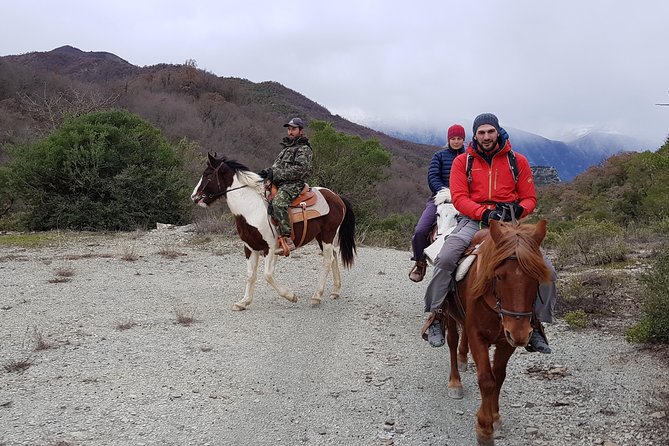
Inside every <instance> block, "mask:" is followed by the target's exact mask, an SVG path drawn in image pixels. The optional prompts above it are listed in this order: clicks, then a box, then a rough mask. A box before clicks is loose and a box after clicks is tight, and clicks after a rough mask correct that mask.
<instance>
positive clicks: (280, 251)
mask: <svg viewBox="0 0 669 446" xmlns="http://www.w3.org/2000/svg"><path fill="white" fill-rule="evenodd" d="M288 242H291V243H290V244H289V243H288ZM295 249H296V246H295V243H293V240H292V239H291V238H290V237H279V247H278V248H277V249H276V250H275V251H274V254H276V255H278V256H285V257H288V256H290V252H291V251H294V250H295Z"/></svg>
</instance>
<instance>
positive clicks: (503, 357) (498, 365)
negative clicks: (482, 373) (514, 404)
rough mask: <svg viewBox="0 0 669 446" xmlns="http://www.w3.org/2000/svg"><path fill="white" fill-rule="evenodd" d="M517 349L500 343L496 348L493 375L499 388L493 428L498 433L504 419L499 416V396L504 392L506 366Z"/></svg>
mask: <svg viewBox="0 0 669 446" xmlns="http://www.w3.org/2000/svg"><path fill="white" fill-rule="evenodd" d="M515 350H516V349H515V348H514V347H511V346H510V345H509V344H508V343H507V342H503V343H500V344H499V345H497V347H496V348H495V356H494V358H493V365H492V373H493V375H495V383H496V384H497V387H496V389H495V394H494V398H493V412H492V419H493V428H494V429H495V431H498V430H499V429H501V428H502V418H501V417H500V416H499V395H500V392H501V390H502V384H504V380H505V379H506V366H507V365H508V363H509V358H511V355H513V352H514V351H515Z"/></svg>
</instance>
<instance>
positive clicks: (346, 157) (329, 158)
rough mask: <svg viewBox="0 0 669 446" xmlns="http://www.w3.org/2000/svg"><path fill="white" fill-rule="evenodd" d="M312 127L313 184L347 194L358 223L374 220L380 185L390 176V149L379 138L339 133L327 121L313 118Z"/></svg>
mask: <svg viewBox="0 0 669 446" xmlns="http://www.w3.org/2000/svg"><path fill="white" fill-rule="evenodd" d="M309 129H310V135H311V136H310V137H309V139H310V141H311V146H312V147H313V149H314V165H313V172H312V174H311V178H310V180H309V183H311V184H312V185H314V186H323V187H327V188H328V189H332V190H333V191H335V192H336V193H338V194H341V195H343V196H345V197H346V198H348V199H349V200H350V201H351V203H352V204H353V210H354V212H355V216H356V222H358V223H359V224H365V223H369V222H371V221H372V220H373V219H374V218H375V215H376V211H377V210H378V208H379V206H380V205H381V200H380V199H379V197H378V194H377V193H376V187H377V185H378V184H379V182H381V181H382V180H383V179H385V177H386V169H387V168H388V167H390V158H391V154H390V152H388V151H386V150H385V149H384V148H383V147H382V146H381V144H380V143H379V142H378V141H375V140H372V139H368V140H363V139H362V138H360V137H359V136H353V135H348V134H346V133H343V132H338V131H336V130H335V129H334V127H333V126H332V124H330V123H327V122H324V121H312V122H311V124H310V125H309Z"/></svg>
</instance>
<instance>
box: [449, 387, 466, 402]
mask: <svg viewBox="0 0 669 446" xmlns="http://www.w3.org/2000/svg"><path fill="white" fill-rule="evenodd" d="M447 393H448V396H449V398H453V399H454V400H461V399H462V398H463V397H464V396H465V393H464V391H463V390H462V387H449V388H448V390H447Z"/></svg>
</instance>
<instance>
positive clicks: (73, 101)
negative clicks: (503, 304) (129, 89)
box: [18, 83, 120, 131]
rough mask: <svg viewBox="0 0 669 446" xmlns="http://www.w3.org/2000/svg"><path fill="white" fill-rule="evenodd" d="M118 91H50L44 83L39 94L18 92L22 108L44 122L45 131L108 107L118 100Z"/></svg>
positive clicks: (72, 89)
mask: <svg viewBox="0 0 669 446" xmlns="http://www.w3.org/2000/svg"><path fill="white" fill-rule="evenodd" d="M119 96H120V95H119V94H118V93H111V94H104V93H103V92H101V91H98V90H95V89H88V90H79V89H76V88H74V87H70V88H69V89H68V90H66V91H63V90H60V91H55V92H50V91H49V90H48V89H47V86H46V83H45V84H44V89H43V91H42V93H41V94H31V93H27V92H19V93H18V97H19V101H20V103H21V105H22V106H23V108H24V109H25V110H26V111H27V112H28V113H30V115H32V116H33V118H34V119H35V120H36V121H38V122H44V123H45V125H46V126H47V131H49V130H55V129H56V128H58V127H59V126H60V125H61V124H62V123H63V121H65V120H66V119H68V118H72V117H76V116H81V115H85V114H87V113H90V112H93V111H96V110H101V109H104V108H108V107H110V106H111V105H113V104H114V103H116V102H117V101H118V98H119Z"/></svg>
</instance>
